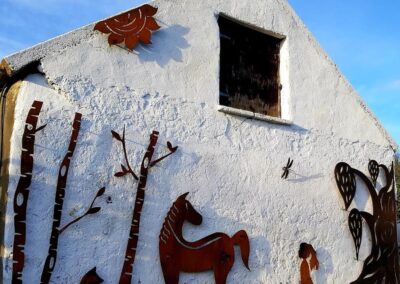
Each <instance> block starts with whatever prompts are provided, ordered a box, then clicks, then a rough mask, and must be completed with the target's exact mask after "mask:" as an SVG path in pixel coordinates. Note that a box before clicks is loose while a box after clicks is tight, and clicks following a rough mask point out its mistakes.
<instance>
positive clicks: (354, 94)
mask: <svg viewBox="0 0 400 284" xmlns="http://www.w3.org/2000/svg"><path fill="white" fill-rule="evenodd" d="M279 3H280V4H281V5H283V6H284V8H285V9H287V10H288V11H289V12H290V13H291V14H292V16H293V20H294V22H295V23H296V24H297V25H298V26H299V27H300V28H301V29H302V30H303V32H304V33H305V34H306V35H307V37H308V40H309V41H310V44H311V45H313V46H314V48H315V49H316V50H317V52H318V53H320V54H321V55H323V56H324V57H325V59H326V60H327V62H328V63H329V64H330V65H331V66H332V67H333V68H334V69H335V71H336V72H337V74H338V75H339V76H341V77H342V78H343V82H344V83H345V85H346V87H347V89H348V91H349V95H350V96H352V97H353V98H354V99H355V100H356V101H357V103H358V104H359V105H360V107H361V108H362V109H363V110H364V112H365V113H366V114H367V115H368V116H369V117H370V118H371V119H372V121H373V122H374V124H375V126H376V127H377V128H378V130H379V131H380V132H381V134H382V135H383V137H384V138H385V139H386V140H387V141H388V142H389V145H390V147H392V149H393V151H394V152H397V151H398V150H399V145H398V144H397V142H396V141H395V140H394V139H393V137H392V136H391V135H390V133H389V132H388V131H387V130H386V128H385V127H384V126H383V125H382V123H381V121H380V120H379V119H378V118H377V116H376V115H375V114H374V112H373V111H372V110H371V109H370V108H369V107H368V105H367V104H366V103H365V101H364V99H363V98H362V97H361V96H360V94H359V93H358V92H357V91H356V89H355V88H354V87H353V85H352V84H351V83H350V82H349V80H348V79H347V77H346V76H344V74H343V72H342V71H341V70H340V68H339V67H338V66H337V65H336V64H335V63H334V61H333V60H332V58H331V57H330V56H329V55H328V53H327V52H326V51H325V50H324V49H323V48H322V46H321V45H320V43H319V42H318V40H317V38H316V37H315V36H314V35H313V34H312V33H311V31H310V30H309V29H308V28H307V26H306V25H305V23H304V22H303V21H302V20H301V19H300V17H299V16H298V15H297V13H296V11H295V10H294V9H293V7H292V6H291V5H290V4H289V3H288V2H287V1H282V0H281V1H279Z"/></svg>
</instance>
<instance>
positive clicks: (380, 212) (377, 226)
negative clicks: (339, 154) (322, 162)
mask: <svg viewBox="0 0 400 284" xmlns="http://www.w3.org/2000/svg"><path fill="white" fill-rule="evenodd" d="M393 168H394V166H393V165H392V167H391V169H390V170H389V169H388V168H387V167H386V166H385V165H382V164H378V163H377V162H376V161H374V160H371V161H370V162H369V164H368V171H369V173H370V176H371V179H369V178H368V177H367V176H366V175H364V174H363V173H362V172H360V171H359V170H357V169H354V168H352V167H351V166H350V165H348V164H346V163H343V162H342V163H339V164H337V165H336V167H335V178H336V183H337V186H338V188H339V191H340V193H341V195H342V197H343V200H344V202H345V206H346V210H347V209H348V207H349V206H350V204H351V202H352V200H353V199H354V196H355V194H356V186H357V181H356V177H358V178H359V179H360V180H361V181H362V182H363V184H364V185H365V187H366V189H367V190H368V192H369V195H370V196H371V200H372V207H373V212H372V214H371V213H369V212H364V211H359V210H358V209H357V208H353V209H352V210H351V212H350V215H349V229H350V232H351V235H352V236H353V240H354V244H355V247H356V256H357V257H358V253H359V250H360V245H361V240H362V233H361V232H362V221H361V218H363V219H364V220H365V222H366V223H367V225H368V227H369V230H370V232H371V242H372V248H371V253H370V255H369V256H368V257H367V258H366V259H365V261H364V265H363V269H362V271H361V274H360V276H359V277H358V279H357V280H355V281H353V282H352V283H354V284H360V283H390V284H391V283H393V284H395V283H399V282H400V277H399V276H400V275H399V260H398V247H397V231H396V198H395V181H394V170H393ZM382 172H383V179H382V180H383V182H384V185H383V186H382V187H381V188H380V190H378V191H377V189H376V188H375V187H376V184H377V180H378V176H379V174H380V173H382Z"/></svg>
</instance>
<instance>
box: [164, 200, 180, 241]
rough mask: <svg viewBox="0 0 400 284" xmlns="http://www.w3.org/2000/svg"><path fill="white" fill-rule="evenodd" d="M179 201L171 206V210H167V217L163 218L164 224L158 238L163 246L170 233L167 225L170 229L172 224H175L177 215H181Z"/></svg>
mask: <svg viewBox="0 0 400 284" xmlns="http://www.w3.org/2000/svg"><path fill="white" fill-rule="evenodd" d="M180 201H181V199H180V198H178V199H177V200H176V201H175V202H174V203H173V204H172V206H171V208H169V211H168V213H167V217H165V220H164V223H163V225H162V229H161V231H160V236H159V239H160V241H161V242H163V243H164V244H166V243H167V241H168V239H169V237H170V236H171V234H172V232H171V230H170V229H169V225H168V223H169V224H170V225H171V227H172V226H173V224H175V221H176V219H177V217H178V214H182V212H181V210H182V209H180V206H179V204H178V203H179V202H180Z"/></svg>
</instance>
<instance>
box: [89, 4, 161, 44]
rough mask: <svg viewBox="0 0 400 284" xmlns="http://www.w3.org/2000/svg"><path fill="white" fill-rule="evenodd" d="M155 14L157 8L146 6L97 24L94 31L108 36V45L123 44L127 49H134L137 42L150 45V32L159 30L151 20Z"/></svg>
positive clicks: (153, 20) (154, 21)
mask: <svg viewBox="0 0 400 284" xmlns="http://www.w3.org/2000/svg"><path fill="white" fill-rule="evenodd" d="M156 13H157V8H155V7H152V6H150V5H148V4H146V5H143V6H141V7H139V8H136V9H133V10H130V11H128V12H125V13H123V14H120V15H118V16H115V17H112V18H110V19H107V20H104V21H101V22H98V23H97V24H96V25H95V26H94V29H95V30H98V31H100V32H102V33H105V34H109V36H108V43H109V44H110V45H112V44H115V45H116V44H120V43H123V42H125V46H126V47H127V48H128V49H134V48H135V47H136V45H138V43H139V42H142V43H144V44H150V43H151V32H152V31H155V30H158V29H159V28H160V26H159V25H158V24H157V22H156V20H155V19H154V18H153V16H154V15H155V14H156Z"/></svg>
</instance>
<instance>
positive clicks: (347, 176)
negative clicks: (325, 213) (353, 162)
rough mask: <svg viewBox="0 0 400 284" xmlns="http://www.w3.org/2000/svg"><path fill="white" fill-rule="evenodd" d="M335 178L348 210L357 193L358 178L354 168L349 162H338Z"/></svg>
mask: <svg viewBox="0 0 400 284" xmlns="http://www.w3.org/2000/svg"><path fill="white" fill-rule="evenodd" d="M335 179H336V184H337V186H338V188H339V192H340V194H341V195H342V198H343V201H344V205H345V208H346V210H347V209H348V208H349V206H350V204H351V202H352V201H353V198H354V195H355V194H356V178H355V176H354V173H353V168H352V167H350V166H349V165H348V164H347V163H343V162H342V163H339V164H337V165H336V167H335Z"/></svg>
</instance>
